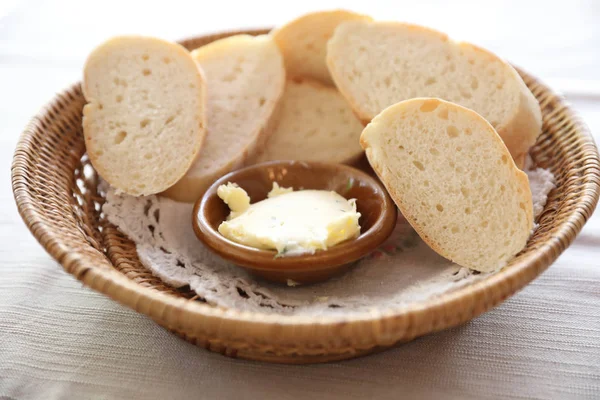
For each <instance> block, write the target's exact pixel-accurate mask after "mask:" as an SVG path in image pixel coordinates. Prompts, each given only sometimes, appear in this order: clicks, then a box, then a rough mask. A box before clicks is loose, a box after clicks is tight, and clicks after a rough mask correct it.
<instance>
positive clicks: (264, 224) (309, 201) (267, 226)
mask: <svg viewBox="0 0 600 400" xmlns="http://www.w3.org/2000/svg"><path fill="white" fill-rule="evenodd" d="M217 195H218V196H219V197H220V198H221V199H223V201H224V202H225V203H226V204H227V205H228V206H229V208H230V209H231V214H230V215H229V216H228V218H227V221H224V222H223V223H221V225H219V232H220V233H221V234H222V235H223V236H225V237H226V238H228V239H230V240H233V241H234V242H237V243H241V244H244V245H247V246H250V247H255V248H258V249H268V250H277V252H278V253H279V254H282V255H283V254H285V255H293V254H301V253H314V252H315V251H317V250H325V249H327V248H329V247H332V246H335V245H336V244H338V243H341V242H343V241H345V240H348V239H353V238H356V237H357V236H358V235H359V234H360V225H359V223H358V220H359V218H360V213H358V212H357V211H356V201H355V200H354V199H351V200H346V199H345V198H343V197H342V196H340V195H339V194H337V193H336V192H332V191H326V190H299V191H293V189H292V188H281V187H279V185H277V183H274V184H273V189H272V190H271V191H270V192H269V194H268V196H267V199H265V200H263V201H259V202H257V203H254V204H250V197H249V196H248V194H247V193H246V191H244V189H242V188H240V187H239V186H237V185H235V184H232V183H228V184H227V185H221V186H219V188H218V190H217Z"/></svg>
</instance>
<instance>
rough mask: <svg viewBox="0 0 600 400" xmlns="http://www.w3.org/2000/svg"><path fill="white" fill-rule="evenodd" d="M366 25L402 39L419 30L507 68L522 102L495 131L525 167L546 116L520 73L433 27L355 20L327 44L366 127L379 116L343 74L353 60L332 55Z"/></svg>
mask: <svg viewBox="0 0 600 400" xmlns="http://www.w3.org/2000/svg"><path fill="white" fill-rule="evenodd" d="M362 26H370V27H375V28H382V29H395V30H397V31H398V32H399V37H401V35H402V32H404V31H405V30H406V29H408V30H409V31H416V32H418V33H421V34H423V35H427V36H428V37H431V38H432V39H435V40H441V41H443V42H447V43H448V46H456V47H457V48H459V49H460V48H463V49H469V50H471V51H473V52H475V53H476V54H478V55H479V56H480V57H486V58H489V59H492V60H494V61H497V62H500V63H501V64H502V66H503V68H505V69H506V71H508V73H509V75H510V76H511V79H513V80H514V81H515V82H516V85H517V87H518V91H519V101H518V105H517V106H516V107H515V108H514V109H513V110H512V113H511V115H512V117H511V118H510V119H508V120H506V121H502V122H499V123H498V124H497V125H496V126H495V129H496V131H497V133H498V134H499V135H500V137H501V138H502V140H503V141H504V143H505V144H506V146H507V148H508V150H509V151H510V153H511V156H512V157H513V159H515V160H516V161H517V163H518V166H519V168H523V166H524V165H523V162H522V160H523V155H524V154H526V153H528V151H529V149H530V147H531V146H533V144H535V142H536V140H537V137H538V136H539V134H540V133H541V126H542V116H541V110H540V107H539V104H538V102H537V100H536V99H535V97H534V96H533V94H532V93H531V91H530V90H529V89H528V88H527V85H525V83H524V82H523V80H522V79H521V77H520V76H519V74H518V73H517V71H516V70H515V69H514V68H513V67H512V66H511V65H510V64H508V63H507V62H506V61H505V60H503V59H501V58H500V57H498V56H496V55H495V54H493V53H491V52H490V51H488V50H485V49H483V48H481V47H478V46H475V45H473V44H470V43H465V42H454V41H452V40H451V39H450V38H449V37H448V36H447V35H446V34H444V33H442V32H438V31H435V30H433V29H430V28H426V27H422V26H418V25H414V24H406V23H401V22H385V21H384V22H379V21H376V22H372V21H351V22H345V23H342V24H340V25H339V26H338V27H337V28H336V30H335V32H334V35H333V36H332V38H331V39H330V40H329V42H328V44H327V47H328V50H327V60H326V62H327V66H328V68H329V71H330V73H331V76H332V78H333V81H334V82H335V84H336V86H337V87H338V89H339V91H340V93H342V95H343V96H344V97H345V98H346V100H347V101H348V102H349V104H350V105H351V106H352V109H353V110H354V112H355V113H356V115H357V116H358V118H359V119H360V120H361V121H363V124H365V125H366V124H368V123H369V122H370V121H371V119H373V118H374V117H375V115H376V113H375V114H372V113H371V112H369V111H368V110H367V108H366V107H365V105H364V104H363V102H362V101H361V100H360V99H358V98H356V97H355V96H354V95H353V90H352V89H353V85H354V84H353V83H351V82H350V81H349V80H348V79H346V78H345V77H344V76H343V74H342V71H340V66H341V65H342V64H347V63H348V62H350V61H349V60H347V59H344V60H341V59H340V60H337V59H336V58H335V57H334V56H333V55H332V54H333V53H335V51H334V49H335V47H336V46H337V45H338V41H339V40H341V39H342V38H343V37H344V36H345V35H346V34H347V32H346V30H348V29H351V28H352V27H362ZM344 54H345V53H344ZM402 100H406V98H398V99H397V101H402ZM379 111H382V110H379ZM476 111H477V110H476Z"/></svg>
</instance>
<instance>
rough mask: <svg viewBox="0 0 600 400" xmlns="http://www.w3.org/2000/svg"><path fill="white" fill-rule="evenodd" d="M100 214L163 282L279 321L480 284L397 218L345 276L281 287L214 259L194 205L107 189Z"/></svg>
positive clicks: (536, 185)
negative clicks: (196, 228)
mask: <svg viewBox="0 0 600 400" xmlns="http://www.w3.org/2000/svg"><path fill="white" fill-rule="evenodd" d="M527 174H528V176H529V181H530V185H531V190H532V194H533V203H534V215H535V216H536V218H537V216H538V215H539V214H540V213H541V211H542V210H543V207H544V205H545V203H546V199H547V194H548V193H549V192H550V190H551V189H552V188H553V187H554V177H553V175H552V174H551V173H550V172H549V171H547V170H544V169H534V170H530V171H528V172H527ZM103 212H104V214H105V216H106V218H108V220H109V221H110V222H111V223H113V224H114V225H116V226H117V227H119V229H120V230H121V231H122V232H123V233H125V234H126V235H127V236H128V237H129V238H130V239H131V240H133V241H134V242H135V243H136V248H137V252H138V256H139V258H140V260H141V262H142V264H143V265H144V266H145V267H146V268H148V269H149V270H150V271H152V273H153V274H154V275H156V276H158V277H159V278H160V279H162V280H163V281H164V282H165V283H167V284H170V285H172V286H175V287H181V286H185V285H189V286H190V287H191V289H192V290H194V291H195V292H196V293H198V295H199V296H200V297H202V298H203V299H204V300H206V301H207V302H208V303H210V304H213V305H216V306H220V307H224V308H235V309H238V310H254V311H261V312H268V313H279V314H310V315H317V314H336V313H344V314H347V313H351V312H357V311H365V310H369V309H375V308H376V309H378V310H380V311H381V310H384V309H386V308H392V307H393V308H396V307H398V306H403V305H407V304H411V303H415V302H419V301H422V300H425V299H427V298H430V297H431V296H436V295H440V294H442V293H444V292H447V291H449V290H451V289H454V288H457V287H460V286H463V285H466V284H469V283H472V282H474V281H476V280H478V279H482V278H485V277H486V276H487V275H489V274H477V273H473V272H472V271H470V270H468V269H466V268H462V267H460V266H458V265H456V264H453V263H452V262H450V261H448V260H446V259H444V258H442V257H441V256H439V255H437V254H436V253H435V252H433V251H432V250H431V249H429V247H427V245H426V244H425V243H423V242H422V241H421V239H420V238H419V236H418V235H417V234H416V233H415V232H414V231H413V230H412V228H411V227H410V225H408V223H406V221H405V220H404V218H402V217H400V218H399V219H398V225H397V227H396V229H395V231H394V232H393V234H392V236H391V237H390V238H389V239H388V240H387V241H386V243H385V244H383V245H382V246H381V247H380V248H379V249H378V250H376V251H374V252H373V253H371V254H370V255H369V256H367V257H365V258H363V259H362V260H360V261H358V262H357V263H356V265H355V266H353V267H352V268H351V269H350V270H349V271H347V272H345V273H343V274H341V275H339V276H337V277H335V278H332V279H330V280H328V281H326V282H323V283H319V284H314V285H307V286H298V287H285V286H282V285H277V284H273V283H269V282H266V281H263V280H260V279H257V278H254V277H253V276H251V275H249V274H248V273H246V272H245V271H244V270H243V269H241V268H238V267H236V266H235V265H233V264H231V263H229V262H227V261H224V260H223V259H221V258H219V257H218V256H216V255H214V254H212V253H211V252H210V251H209V250H208V249H207V248H206V247H205V246H204V245H203V244H202V243H201V242H200V241H199V240H198V239H197V238H196V236H195V234H194V232H193V229H192V226H191V220H192V205H191V204H184V203H178V202H175V201H173V200H169V199H166V198H162V197H157V196H148V197H132V196H128V195H125V194H117V193H116V192H115V191H114V189H112V188H109V189H108V190H107V193H106V203H105V204H104V206H103Z"/></svg>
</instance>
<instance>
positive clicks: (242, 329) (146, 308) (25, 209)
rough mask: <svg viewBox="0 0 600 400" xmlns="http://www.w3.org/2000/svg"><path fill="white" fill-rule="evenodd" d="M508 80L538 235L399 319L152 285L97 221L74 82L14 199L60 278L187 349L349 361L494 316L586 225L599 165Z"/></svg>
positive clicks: (25, 160)
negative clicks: (256, 303) (126, 310)
mask: <svg viewBox="0 0 600 400" xmlns="http://www.w3.org/2000/svg"><path fill="white" fill-rule="evenodd" d="M266 32H267V30H254V31H244V32H228V33H223V34H218V35H211V36H203V37H198V38H194V39H190V40H185V41H183V42H181V43H182V44H183V45H184V46H186V47H187V48H189V49H193V48H197V47H199V46H202V45H203V44H206V43H209V42H211V41H214V40H216V39H219V38H222V37H226V36H230V35H233V34H237V33H249V34H253V35H256V34H262V33H266ZM519 73H520V74H521V76H522V77H523V79H524V80H525V83H526V84H527V85H528V86H529V88H530V89H531V90H532V92H533V94H534V95H535V96H536V97H537V99H538V100H539V102H540V106H541V108H542V113H543V121H544V123H543V133H542V134H541V136H540V137H539V139H538V141H537V143H536V145H535V147H534V148H533V149H532V151H531V155H532V157H533V159H534V160H535V162H536V164H537V165H539V166H541V167H544V168H548V169H550V170H551V171H552V173H554V175H555V177H556V181H557V188H556V189H555V190H553V191H552V192H551V193H550V196H549V198H548V202H547V204H546V207H545V209H544V211H543V213H542V215H541V216H540V218H539V221H538V222H539V224H540V227H539V229H537V230H536V231H535V234H534V235H533V236H532V237H531V239H530V240H529V242H528V244H527V247H526V248H525V249H524V250H523V251H522V252H521V253H520V254H519V255H518V256H517V257H516V258H515V259H514V260H513V261H512V262H511V263H510V264H509V265H508V266H507V267H506V268H505V269H504V270H503V271H501V272H500V273H498V274H495V275H493V276H491V277H490V278H488V279H485V280H482V281H480V282H477V283H475V284H473V285H471V286H467V287H464V288H462V289H458V290H456V291H453V292H451V293H448V294H445V295H442V296H439V297H435V298H432V299H430V300H428V301H427V302H424V303H419V304H415V305H414V306H412V307H408V308H403V309H398V310H393V311H387V312H386V313H381V312H377V311H372V312H370V313H366V314H363V315H355V314H353V316H352V317H343V316H328V317H323V316H321V317H312V318H311V317H306V316H304V317H300V316H279V315H269V314H261V313H250V312H239V311H236V310H225V309H221V308H217V307H213V306H210V305H208V304H205V303H204V302H203V301H202V299H199V298H198V297H197V296H195V294H194V293H193V292H191V291H189V289H188V290H185V289H180V290H178V289H174V288H172V287H169V286H167V285H165V284H163V283H162V282H161V281H160V280H159V279H157V278H155V277H154V276H153V275H152V274H151V273H150V272H149V271H148V270H147V269H145V268H144V267H143V266H142V265H141V263H140V261H139V259H138V257H137V253H136V250H135V244H134V243H132V242H131V241H130V240H128V239H127V237H125V236H124V235H123V234H121V233H120V232H119V231H118V230H117V229H116V228H115V227H114V226H112V225H111V224H109V223H108V222H107V221H106V220H105V219H103V218H102V215H101V213H100V207H101V204H102V203H103V201H104V199H103V198H102V196H101V195H100V194H99V192H98V190H97V185H98V179H97V175H96V174H95V171H94V170H93V168H92V166H91V165H90V163H89V160H88V158H87V156H86V155H85V146H84V141H83V135H82V129H81V118H82V108H83V106H84V104H85V100H84V98H83V95H82V93H81V88H80V85H79V83H78V84H75V85H73V86H71V87H70V88H68V89H67V90H65V91H64V92H62V93H60V94H59V95H57V96H56V97H55V98H54V99H52V101H50V102H49V103H48V104H47V105H46V106H45V107H44V108H43V109H42V110H41V111H40V112H39V113H38V114H37V115H36V116H35V117H34V118H33V119H32V120H31V122H30V123H29V125H28V126H27V127H26V129H25V131H24V132H23V134H22V136H21V139H20V141H19V143H18V145H17V149H16V151H15V155H14V160H13V166H12V185H13V191H14V196H15V200H16V202H17V206H18V209H19V213H20V214H21V216H22V218H23V220H24V221H25V223H26V224H27V226H28V227H29V229H30V230H31V232H32V233H33V235H34V236H35V237H36V239H37V240H38V241H39V242H40V243H41V244H42V245H43V246H44V248H45V249H46V250H47V251H48V253H49V254H50V255H51V256H52V257H54V258H55V259H56V260H57V261H58V262H59V263H60V264H61V265H62V266H63V267H64V269H65V270H66V271H67V272H69V273H71V274H73V275H74V276H75V277H76V278H77V279H79V280H81V281H82V282H83V283H84V284H86V285H87V286H89V287H91V288H93V289H95V290H97V291H99V292H102V293H104V294H106V295H108V296H110V297H111V298H113V299H115V300H117V301H118V302H120V303H122V304H124V305H126V306H128V307H131V308H133V309H134V310H136V311H138V312H140V313H143V314H146V315H148V316H149V317H150V318H152V319H153V320H154V321H156V322H157V323H159V324H160V325H162V326H164V327H166V328H167V329H169V330H171V331H173V332H174V333H176V334H178V335H180V336H182V337H183V338H184V339H186V340H188V341H190V342H192V343H194V344H197V345H199V346H203V347H205V348H207V349H209V350H212V351H216V352H220V353H222V354H225V355H228V356H232V357H236V356H237V357H242V358H248V359H257V360H265V361H273V362H287V363H309V362H324V361H332V360H339V359H344V358H350V357H355V356H358V355H362V354H366V353H369V352H373V351H377V350H380V349H383V348H386V347H389V346H392V345H394V344H396V343H400V342H405V341H408V340H411V339H413V338H415V337H417V336H420V335H424V334H427V333H430V332H434V331H438V330H441V329H445V328H448V327H452V326H456V325H459V324H461V323H464V322H466V321H468V320H470V319H472V318H474V317H476V316H478V315H480V314H481V313H483V312H485V311H487V310H489V309H490V308H492V307H494V306H496V305H497V304H499V303H500V302H502V301H503V300H505V299H506V298H507V297H509V296H511V295H512V294H514V293H515V292H516V291H517V290H519V289H521V288H522V287H523V286H525V285H526V284H527V283H529V282H530V281H531V280H533V279H534V278H535V277H536V276H538V275H539V274H540V273H542V272H543V271H544V270H545V269H546V268H548V266H549V265H550V264H551V263H552V262H553V261H554V260H555V259H556V258H557V257H558V256H559V255H560V253H562V252H563V251H564V250H565V249H566V248H567V247H568V246H569V245H570V244H571V242H572V241H573V239H574V238H575V236H576V235H577V233H578V232H579V231H580V230H581V228H582V227H583V225H584V224H585V222H586V221H587V219H588V218H589V217H590V216H591V215H592V212H593V211H594V209H595V207H596V204H597V202H598V196H599V193H600V191H599V186H600V162H599V158H598V151H597V148H596V146H595V144H594V141H593V139H592V136H591V135H590V132H589V131H588V128H587V127H586V126H585V124H584V123H583V122H582V121H581V120H580V119H579V118H578V116H577V115H576V114H575V113H574V112H573V111H572V110H571V109H570V108H569V106H568V105H567V104H566V102H565V100H564V99H562V98H561V97H559V96H557V95H556V94H555V93H553V92H552V91H551V90H550V89H549V88H548V87H546V86H544V85H543V84H542V83H540V82H539V81H538V80H537V79H535V78H534V77H532V76H530V75H528V74H526V73H524V72H522V71H519Z"/></svg>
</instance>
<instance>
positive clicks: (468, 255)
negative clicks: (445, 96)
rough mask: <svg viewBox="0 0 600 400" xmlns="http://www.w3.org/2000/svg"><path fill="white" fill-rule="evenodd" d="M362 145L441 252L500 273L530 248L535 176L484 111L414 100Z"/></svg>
mask: <svg viewBox="0 0 600 400" xmlns="http://www.w3.org/2000/svg"><path fill="white" fill-rule="evenodd" d="M360 141H361V144H362V146H363V148H364V149H365V150H366V154H367V158H368V159H369V163H370V164H371V165H372V166H373V169H374V170H375V171H376V172H377V175H378V176H379V177H380V179H381V181H382V182H383V184H384V185H385V187H386V188H387V190H388V192H389V193H390V196H391V197H392V198H393V199H394V201H395V203H396V205H398V208H400V211H401V212H402V214H403V215H404V216H405V217H406V219H407V220H408V221H409V222H410V224H411V225H412V227H413V228H414V229H415V230H416V231H417V233H418V234H419V235H420V236H421V238H422V239H423V240H424V241H425V242H426V243H427V244H428V245H429V246H430V247H431V248H432V249H433V250H435V251H436V252H438V253H439V254H440V255H442V256H444V257H446V258H448V259H449V260H452V261H454V262H455V263H457V264H459V265H462V266H464V267H469V268H471V269H474V270H478V271H492V270H495V269H497V268H499V267H501V266H503V265H504V264H505V263H506V262H507V261H508V260H509V259H510V258H512V257H513V256H514V255H515V254H517V253H518V252H519V251H521V250H522V249H523V248H524V247H525V245H526V243H527V239H528V238H529V235H530V233H531V229H532V226H533V209H532V207H533V205H532V200H531V190H530V188H529V181H528V179H527V175H526V174H525V173H524V172H523V171H521V170H519V169H518V168H517V167H516V165H515V163H514V162H513V160H512V158H511V157H510V153H509V152H508V150H507V148H506V146H505V145H504V143H503V142H502V140H501V139H500V137H499V136H498V134H497V133H496V131H494V128H493V127H492V126H491V125H490V124H489V123H488V122H487V121H486V120H485V119H484V118H483V117H481V116H480V115H479V114H477V113H476V112H474V111H472V110H469V109H467V108H464V107H462V106H459V105H456V104H454V103H449V102H446V101H443V100H440V99H431V98H429V99H424V98H417V99H412V100H406V101H403V102H400V103H398V104H394V105H392V106H390V107H388V108H386V109H385V110H384V111H382V112H381V113H380V114H379V115H377V116H376V117H375V118H374V119H373V120H372V121H371V123H370V124H369V125H367V127H366V128H365V130H364V131H363V133H362V134H361V139H360Z"/></svg>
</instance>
